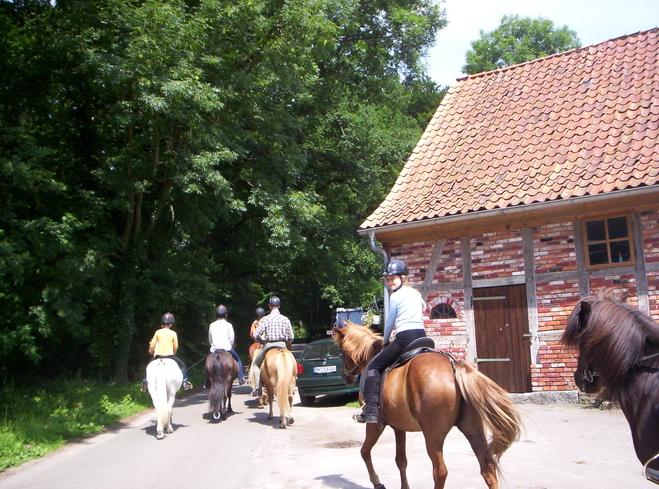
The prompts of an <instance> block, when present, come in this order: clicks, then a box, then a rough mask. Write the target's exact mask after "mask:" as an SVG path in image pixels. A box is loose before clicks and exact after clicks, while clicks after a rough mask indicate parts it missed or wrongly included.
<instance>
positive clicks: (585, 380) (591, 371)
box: [574, 355, 602, 394]
mask: <svg viewBox="0 0 659 489" xmlns="http://www.w3.org/2000/svg"><path fill="white" fill-rule="evenodd" d="M574 382H575V384H577V387H578V388H579V390H580V391H581V392H585V393H586V394H597V393H598V392H599V391H600V390H601V389H602V386H601V385H600V382H599V374H598V373H597V368H596V367H595V366H594V365H591V364H590V363H588V361H587V360H586V359H585V358H584V356H583V355H579V360H578V362H577V370H575V372H574Z"/></svg>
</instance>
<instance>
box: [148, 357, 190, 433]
mask: <svg viewBox="0 0 659 489" xmlns="http://www.w3.org/2000/svg"><path fill="white" fill-rule="evenodd" d="M146 381H147V383H148V386H149V394H151V400H152V401H153V407H154V408H155V409H156V438H158V439H159V440H160V439H162V438H164V436H165V435H164V433H168V434H169V433H172V432H173V430H172V410H173V409H174V399H176V393H177V392H178V390H179V389H180V388H181V384H182V383H183V373H182V372H181V369H180V368H179V367H178V365H177V364H176V362H175V361H174V360H172V359H171V358H158V359H156V360H153V361H152V362H151V363H149V365H147V367H146ZM163 432H164V433H163Z"/></svg>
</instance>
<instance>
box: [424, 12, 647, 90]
mask: <svg viewBox="0 0 659 489" xmlns="http://www.w3.org/2000/svg"><path fill="white" fill-rule="evenodd" d="M442 6H443V7H444V9H445V10H446V19H447V20H448V25H447V26H446V27H445V28H444V29H442V30H440V31H439V33H438V34H437V38H436V39H437V43H436V46H435V47H433V48H431V49H430V50H429V52H428V58H427V60H426V65H427V67H428V74H429V75H430V77H431V78H432V79H433V80H434V81H435V82H436V83H437V84H439V85H441V86H443V85H453V84H454V83H455V80H456V78H461V77H463V76H465V75H464V74H463V73H462V66H463V65H464V64H465V54H466V52H467V51H468V50H469V49H471V42H472V41H475V40H477V39H479V38H480V31H481V30H482V31H484V32H490V31H493V30H494V29H496V28H497V27H499V24H500V23H501V18H502V17H503V16H504V15H511V14H512V15H519V16H520V17H530V18H532V19H536V18H538V17H543V18H545V19H549V20H551V21H552V22H554V26H555V27H557V28H561V27H563V26H567V27H568V28H569V29H571V30H573V31H575V32H576V33H577V37H578V38H579V40H580V41H581V45H582V46H589V45H591V44H598V43H600V42H604V41H606V40H608V39H614V38H616V37H620V36H624V35H626V34H633V33H635V32H639V31H645V30H648V29H652V28H654V27H659V0H445V1H444V2H443V3H442Z"/></svg>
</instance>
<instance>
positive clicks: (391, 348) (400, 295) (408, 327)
mask: <svg viewBox="0 0 659 489" xmlns="http://www.w3.org/2000/svg"><path fill="white" fill-rule="evenodd" d="M408 274H409V272H408V270H407V267H406V266H405V264H404V263H403V262H402V261H400V260H396V259H392V260H390V261H389V263H387V266H386V267H385V270H384V273H383V274H382V276H383V277H384V278H385V280H386V282H387V287H388V288H389V290H390V291H391V295H390V296H389V313H388V314H387V317H386V318H385V324H384V337H383V343H384V348H383V349H382V351H380V353H378V354H377V355H376V356H375V357H374V358H373V359H372V360H371V361H370V362H369V364H368V365H367V366H366V369H365V371H364V377H365V378H364V384H363V385H364V391H363V392H362V395H363V397H364V401H365V405H364V408H363V409H362V412H361V413H360V414H357V415H356V416H355V420H356V421H358V422H360V423H377V422H378V416H379V411H380V384H381V377H382V372H384V370H385V369H386V368H387V367H388V366H390V365H391V364H392V363H394V362H395V361H396V359H397V358H398V356H399V355H400V354H401V353H402V352H403V350H404V349H405V347H407V345H409V344H410V343H411V342H412V341H414V340H416V339H417V338H422V337H424V336H426V330H425V328H424V327H423V311H424V310H425V308H426V303H425V302H424V300H423V298H422V297H421V294H420V293H419V292H418V291H417V290H416V289H414V288H412V286H411V285H410V283H409V281H408V279H407V276H408ZM394 326H395V327H396V337H395V339H394V341H393V343H389V339H390V337H391V333H392V331H393V329H394Z"/></svg>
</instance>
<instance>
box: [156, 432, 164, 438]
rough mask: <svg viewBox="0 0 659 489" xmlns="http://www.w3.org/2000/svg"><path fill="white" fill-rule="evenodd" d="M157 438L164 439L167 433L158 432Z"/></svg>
mask: <svg viewBox="0 0 659 489" xmlns="http://www.w3.org/2000/svg"><path fill="white" fill-rule="evenodd" d="M156 438H157V439H158V440H162V439H163V438H165V435H163V434H162V433H158V434H157V435H156Z"/></svg>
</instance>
